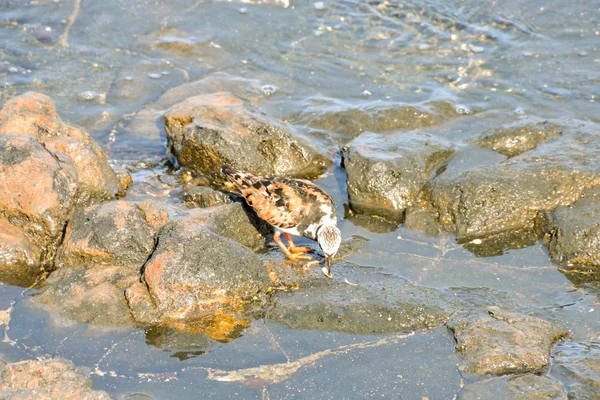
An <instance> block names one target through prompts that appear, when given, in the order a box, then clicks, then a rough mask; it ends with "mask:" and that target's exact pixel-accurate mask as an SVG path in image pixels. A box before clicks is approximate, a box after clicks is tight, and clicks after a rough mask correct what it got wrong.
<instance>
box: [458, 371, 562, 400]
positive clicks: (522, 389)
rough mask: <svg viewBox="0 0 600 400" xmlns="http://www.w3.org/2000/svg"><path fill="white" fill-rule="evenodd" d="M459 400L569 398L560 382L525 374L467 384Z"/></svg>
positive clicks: (556, 399) (559, 399) (557, 399)
mask: <svg viewBox="0 0 600 400" xmlns="http://www.w3.org/2000/svg"><path fill="white" fill-rule="evenodd" d="M458 398H459V400H480V399H486V400H504V399H514V400H529V399H555V400H567V394H566V393H565V391H564V390H563V388H562V386H561V384H560V382H557V381H555V380H554V379H552V378H549V377H547V376H539V375H535V374H524V375H519V376H509V377H502V378H492V379H488V380H485V381H481V382H477V383H473V384H470V385H466V386H465V387H464V388H463V389H462V390H461V391H460V393H459V396H458Z"/></svg>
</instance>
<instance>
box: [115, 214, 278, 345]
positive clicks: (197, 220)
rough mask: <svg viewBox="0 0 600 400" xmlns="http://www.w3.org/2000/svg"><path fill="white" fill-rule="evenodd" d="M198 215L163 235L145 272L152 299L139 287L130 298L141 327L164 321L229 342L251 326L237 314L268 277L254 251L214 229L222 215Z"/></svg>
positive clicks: (174, 224) (175, 223)
mask: <svg viewBox="0 0 600 400" xmlns="http://www.w3.org/2000/svg"><path fill="white" fill-rule="evenodd" d="M233 206H236V205H233ZM237 206H239V205H237ZM223 207H226V208H231V207H230V206H223ZM193 211H194V212H192V213H190V215H189V216H187V217H186V218H183V219H180V220H176V221H171V222H169V223H168V224H167V225H165V226H164V227H163V228H162V229H161V230H160V232H159V239H158V246H157V248H156V250H155V251H154V253H153V255H152V257H151V258H150V260H149V261H148V263H147V264H146V265H145V267H144V274H143V279H144V282H145V285H146V289H147V292H148V296H146V295H145V294H144V292H143V290H142V289H143V288H141V287H140V286H139V285H136V286H134V287H132V288H130V289H128V290H127V292H126V297H127V300H128V303H129V307H130V309H131V310H132V313H133V315H134V317H135V318H136V320H138V321H140V322H144V323H156V322H158V321H161V322H163V323H167V324H170V325H172V326H175V327H180V328H183V329H196V330H202V331H204V332H205V333H207V334H209V336H211V337H214V338H219V339H221V340H226V339H227V338H228V337H230V336H231V335H232V334H234V332H235V331H236V330H238V329H241V328H242V327H244V326H245V325H246V324H247V321H244V320H243V319H240V318H238V315H237V314H238V312H239V311H241V309H242V307H243V305H244V302H245V301H248V300H251V299H252V298H253V297H254V296H255V295H256V294H257V293H258V292H260V291H262V290H265V289H266V288H267V287H268V285H269V284H270V280H269V276H268V274H267V270H266V268H265V266H264V265H263V263H262V261H261V260H260V259H259V258H258V257H257V256H256V255H255V254H254V253H253V252H252V251H251V250H250V249H248V248H247V247H245V246H243V245H241V244H240V243H238V242H236V241H234V240H232V239H228V238H226V237H224V236H221V235H219V234H217V233H215V232H214V231H213V230H212V229H213V228H212V227H211V224H216V225H218V220H219V217H218V216H210V215H208V214H207V213H206V211H207V210H193ZM202 211H204V212H202ZM222 215H223V216H224V217H223V218H225V217H226V216H227V211H223V214H222ZM215 221H217V222H215ZM229 229H235V226H234V227H232V228H229ZM148 300H150V301H151V304H147V301H148ZM153 309H155V310H153ZM146 318H150V320H147V319H146Z"/></svg>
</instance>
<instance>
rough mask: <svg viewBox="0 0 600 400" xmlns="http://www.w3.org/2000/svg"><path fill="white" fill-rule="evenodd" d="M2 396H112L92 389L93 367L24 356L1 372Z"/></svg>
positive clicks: (85, 399)
mask: <svg viewBox="0 0 600 400" xmlns="http://www.w3.org/2000/svg"><path fill="white" fill-rule="evenodd" d="M0 398H1V399H15V400H16V399H24V400H25V399H27V400H30V399H58V400H63V399H64V400H67V399H69V400H72V399H77V400H109V399H110V398H111V397H110V396H109V395H108V393H106V392H103V391H97V390H92V380H91V379H90V371H89V369H88V368H85V367H75V365H73V363H72V362H71V361H69V360H65V359H62V358H53V359H48V360H25V361H19V362H15V363H11V364H7V365H6V366H4V368H3V369H2V372H0Z"/></svg>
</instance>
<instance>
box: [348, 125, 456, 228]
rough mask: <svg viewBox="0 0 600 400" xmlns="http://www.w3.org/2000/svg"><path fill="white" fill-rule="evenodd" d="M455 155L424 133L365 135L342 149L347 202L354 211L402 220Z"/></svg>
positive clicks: (448, 144)
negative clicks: (433, 175)
mask: <svg viewBox="0 0 600 400" xmlns="http://www.w3.org/2000/svg"><path fill="white" fill-rule="evenodd" d="M453 153H454V149H453V147H452V145H451V144H450V143H448V142H447V141H445V140H443V139H441V138H438V137H435V136H432V135H429V134H426V133H392V134H377V133H370V132H369V133H364V134H362V135H360V136H359V137H358V138H356V139H354V140H353V141H352V142H350V143H349V144H348V145H347V146H346V147H345V148H344V167H345V168H346V172H347V179H346V181H347V184H348V198H349V200H350V205H351V206H352V208H353V209H354V210H356V211H359V212H363V213H374V214H377V215H381V216H386V217H391V218H394V219H402V218H403V215H404V211H405V210H406V208H407V207H410V206H413V205H415V204H417V202H418V201H419V195H420V193H421V190H422V188H423V187H424V186H425V183H426V182H427V180H428V179H429V176H430V175H431V173H432V172H433V171H434V169H435V168H436V167H437V166H438V165H440V164H441V163H442V162H444V161H445V160H446V159H448V157H450V156H451V155H452V154H453Z"/></svg>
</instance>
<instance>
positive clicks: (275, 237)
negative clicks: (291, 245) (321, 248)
mask: <svg viewBox="0 0 600 400" xmlns="http://www.w3.org/2000/svg"><path fill="white" fill-rule="evenodd" d="M286 236H287V235H286ZM273 240H274V241H275V243H277V246H279V248H280V249H281V251H283V253H284V254H285V256H286V257H287V258H289V259H290V260H292V261H301V260H312V258H310V257H308V256H303V255H301V254H294V253H292V252H291V251H289V250H288V249H287V247H285V246H284V245H283V243H282V242H281V233H279V232H275V234H274V235H273Z"/></svg>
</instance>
